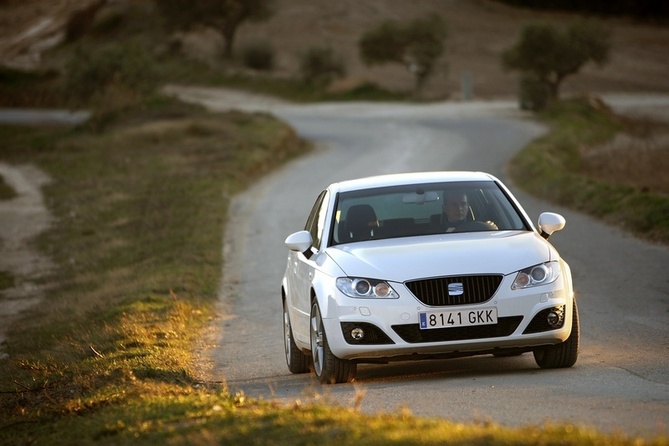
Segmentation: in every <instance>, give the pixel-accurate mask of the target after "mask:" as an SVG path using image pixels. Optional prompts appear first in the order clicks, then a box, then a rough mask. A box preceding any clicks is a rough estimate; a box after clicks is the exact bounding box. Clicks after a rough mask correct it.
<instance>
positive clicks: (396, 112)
mask: <svg viewBox="0 0 669 446" xmlns="http://www.w3.org/2000/svg"><path fill="white" fill-rule="evenodd" d="M172 92H173V93H175V94H179V95H180V96H181V97H182V98H184V99H186V100H192V101H200V102H201V101H202V100H203V98H204V99H205V102H206V103H207V105H208V106H209V107H211V108H213V109H219V110H221V109H225V108H229V107H231V106H232V107H234V108H238V109H243V110H246V111H254V110H259V111H265V112H271V113H274V114H276V115H277V116H279V117H280V118H282V119H283V120H285V121H287V122H289V123H290V124H291V125H293V126H294V127H295V129H296V130H297V131H298V132H299V133H300V135H302V136H303V137H305V138H309V139H312V140H314V141H316V142H317V143H318V149H317V150H315V151H314V152H313V153H311V154H309V155H307V156H305V157H302V158H300V159H298V160H296V161H294V162H292V163H290V164H289V165H287V166H285V167H284V168H282V169H280V170H279V171H277V172H275V173H274V174H272V175H269V176H268V177H266V178H265V179H263V180H262V181H260V182H259V183H258V184H256V185H255V186H254V187H252V188H251V189H249V190H247V191H246V192H244V193H242V194H241V195H239V196H238V197H236V198H235V200H234V201H233V204H232V206H231V208H230V220H229V222H228V224H227V226H226V238H225V261H226V266H225V271H224V278H223V284H222V288H221V301H220V306H221V314H222V317H221V320H220V321H219V322H217V325H216V327H214V328H215V329H214V335H213V337H212V341H213V342H214V343H215V347H212V348H210V349H208V350H207V351H206V352H205V358H206V362H208V364H209V367H210V371H209V372H210V374H211V379H213V380H217V381H225V382H226V383H227V384H228V386H229V387H230V389H231V391H233V392H244V393H245V394H247V395H249V396H252V397H259V398H263V399H271V400H278V401H283V402H293V401H295V400H310V399H312V398H318V399H324V400H325V401H328V402H331V403H333V404H339V405H342V406H346V407H351V406H353V405H354V404H355V403H354V402H355V399H356V397H362V403H361V405H360V408H361V410H362V411H363V412H378V411H383V412H394V411H397V410H401V409H402V408H408V409H409V410H410V411H411V412H413V413H414V414H417V415H421V416H430V417H440V418H446V419H449V420H452V421H462V422H470V421H476V420H491V421H493V422H496V423H500V424H503V425H508V426H519V425H526V424H542V423H543V422H546V421H556V422H557V421H560V422H563V421H564V422H571V423H574V424H577V425H585V426H593V427H595V428H598V429H600V430H603V431H607V432H613V431H617V430H622V431H624V432H626V433H628V434H633V435H653V434H657V433H665V434H666V433H667V426H668V424H669V324H668V322H669V279H668V277H669V276H668V275H667V274H666V270H665V265H667V264H669V249H667V248H666V247H661V246H656V245H652V244H649V243H646V242H643V241H640V240H638V239H635V238H633V237H631V236H629V235H626V234H625V233H623V232H621V231H619V230H617V229H614V228H611V227H608V226H606V225H603V224H601V223H599V222H597V221H595V220H593V219H591V218H589V217H587V216H585V215H582V214H579V213H576V212H573V211H570V210H567V209H562V208H560V207H558V206H554V205H551V204H548V203H545V202H542V201H540V200H537V199H535V198H533V197H531V196H528V195H527V194H525V193H523V192H521V191H520V190H518V188H516V187H514V186H513V185H511V188H512V190H513V192H514V194H516V196H517V197H518V198H519V199H520V201H521V202H522V203H523V204H524V206H525V208H526V210H527V211H528V213H529V214H530V216H531V217H532V218H535V219H536V218H537V216H538V215H539V213H540V212H542V211H544V210H551V211H556V212H560V213H562V214H563V215H564V216H565V217H566V219H567V227H566V228H565V230H564V231H562V232H560V233H558V234H555V235H554V236H553V238H552V239H551V240H552V241H553V243H554V244H555V245H556V247H557V248H558V249H559V250H560V252H561V254H562V256H563V257H564V258H565V259H566V260H567V261H568V262H569V264H570V265H571V268H572V271H573V275H574V282H575V288H576V292H577V298H578V300H579V309H580V313H581V319H582V333H583V334H582V344H581V355H580V357H579V360H578V362H577V364H576V365H575V366H574V367H573V368H571V369H560V370H541V369H539V368H537V366H536V365H535V363H534V359H533V358H532V355H530V354H525V355H522V356H520V357H516V358H494V357H492V356H486V357H474V358H463V359H455V360H438V361H437V360H435V361H425V362H409V363H392V364H390V365H361V366H359V369H358V370H359V371H358V377H357V379H356V381H355V382H354V383H353V384H343V385H336V386H321V385H319V384H317V383H316V382H315V381H314V380H313V379H312V378H311V377H310V376H309V375H291V374H290V373H289V372H288V370H287V368H286V365H285V360H284V356H283V340H282V324H281V306H280V296H279V292H280V291H279V290H280V279H281V276H282V274H283V269H284V267H285V257H286V249H285V247H284V246H283V240H284V238H285V237H286V235H287V234H288V233H290V232H293V231H295V230H298V229H301V228H302V226H303V225H304V220H305V218H306V215H307V213H308V211H309V209H310V207H311V205H312V202H313V200H314V199H315V197H316V195H317V193H318V192H319V191H320V190H321V189H322V188H323V187H325V186H326V185H327V184H328V183H330V182H332V181H336V180H341V179H347V178H353V177H358V176H364V175H372V174H381V173H392V172H402V171H419V170H463V169H467V170H483V171H488V172H490V173H493V174H495V175H497V176H499V177H500V178H502V179H505V180H506V179H507V178H506V175H505V165H506V163H507V161H508V159H509V158H510V157H511V156H512V155H513V154H514V153H515V152H516V151H517V150H518V149H519V148H520V147H522V146H523V145H524V144H526V143H527V142H529V141H530V140H532V139H533V138H535V137H537V136H538V135H540V134H541V133H542V132H543V131H544V129H543V128H542V127H540V126H539V125H537V124H536V123H534V122H533V121H531V120H530V119H529V118H528V117H527V116H524V115H522V114H520V113H518V112H517V111H516V110H515V104H513V103H512V102H495V103H467V104H434V105H428V106H411V105H388V104H323V105H309V106H292V105H285V104H282V103H280V102H278V101H274V100H265V99H263V100H261V101H254V98H249V97H246V96H237V95H236V94H234V93H231V92H227V91H220V90H218V91H212V90H202V89H177V88H175V89H173V90H172ZM507 184H509V183H508V181H507Z"/></svg>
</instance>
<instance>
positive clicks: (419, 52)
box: [358, 14, 447, 94]
mask: <svg viewBox="0 0 669 446" xmlns="http://www.w3.org/2000/svg"><path fill="white" fill-rule="evenodd" d="M446 36H447V32H446V24H445V23H444V21H443V19H442V18H441V17H439V16H438V15H436V14H430V15H427V16H425V17H422V18H418V19H415V20H413V21H411V22H408V23H398V22H396V21H393V20H389V21H385V22H382V23H381V24H379V25H378V26H377V27H376V28H373V29H371V30H370V31H367V32H365V33H364V34H363V35H362V37H361V38H360V40H359V41H358V48H359V51H360V55H361V57H362V60H363V61H364V62H365V63H366V64H368V65H376V64H386V63H399V64H402V65H404V66H406V68H407V70H408V71H409V72H410V73H411V74H412V75H413V76H414V79H415V85H414V91H415V92H416V93H417V94H418V93H420V91H421V89H422V87H423V85H424V84H425V82H426V81H427V79H428V78H429V77H430V76H431V75H432V73H433V71H434V68H435V65H436V62H437V60H438V59H439V57H440V56H441V55H442V53H443V52H444V40H445V39H446Z"/></svg>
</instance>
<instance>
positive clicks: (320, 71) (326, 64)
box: [300, 47, 346, 85]
mask: <svg viewBox="0 0 669 446" xmlns="http://www.w3.org/2000/svg"><path fill="white" fill-rule="evenodd" d="M300 73H301V75H302V80H303V81H304V82H305V83H307V84H321V85H325V84H329V83H330V82H332V81H333V80H334V79H336V78H340V77H344V76H345V75H346V68H345V66H344V62H343V60H342V59H341V58H340V57H339V56H338V55H336V54H335V52H334V51H333V50H332V48H330V47H312V48H309V50H307V52H306V53H304V54H303V55H302V56H301V57H300Z"/></svg>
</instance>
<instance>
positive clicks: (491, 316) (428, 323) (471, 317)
mask: <svg viewBox="0 0 669 446" xmlns="http://www.w3.org/2000/svg"><path fill="white" fill-rule="evenodd" d="M418 318H419V320H420V328H421V330H428V329H431V328H450V327H472V326H475V325H490V324H496V323H497V308H496V307H490V308H479V309H477V310H458V311H430V312H425V313H418Z"/></svg>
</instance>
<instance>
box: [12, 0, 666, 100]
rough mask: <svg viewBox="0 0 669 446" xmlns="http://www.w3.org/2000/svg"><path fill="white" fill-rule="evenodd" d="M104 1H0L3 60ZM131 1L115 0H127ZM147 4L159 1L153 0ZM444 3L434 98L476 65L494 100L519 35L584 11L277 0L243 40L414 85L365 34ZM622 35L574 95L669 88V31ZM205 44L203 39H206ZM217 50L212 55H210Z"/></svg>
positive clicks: (42, 42)
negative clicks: (367, 56) (362, 55)
mask: <svg viewBox="0 0 669 446" xmlns="http://www.w3.org/2000/svg"><path fill="white" fill-rule="evenodd" d="M98 3H99V1H94V0H50V1H44V0H4V1H3V2H2V6H1V9H0V61H1V62H2V64H4V65H7V64H9V65H12V64H14V65H23V66H38V64H39V61H40V57H39V53H40V51H42V50H43V49H45V48H48V47H49V46H52V45H55V44H58V43H59V42H61V41H62V39H63V38H64V34H63V28H64V27H65V26H66V24H67V19H68V17H70V16H71V15H72V14H73V13H75V12H79V13H81V12H82V11H85V9H86V7H90V6H91V5H95V4H98ZM130 3H132V2H130V1H129V0H108V1H107V7H114V8H123V6H124V5H128V4H130ZM143 6H144V7H146V8H150V7H151V3H150V2H144V3H143ZM432 11H436V12H438V13H439V14H441V15H442V16H443V17H444V18H445V19H446V21H447V23H448V25H449V39H448V41H447V54H446V56H445V58H444V64H443V66H442V67H441V69H440V70H439V72H438V73H437V74H436V75H435V76H434V78H433V79H432V81H431V82H430V83H429V85H428V89H427V93H428V94H429V95H430V96H432V97H437V98H450V99H457V98H458V97H459V90H460V79H461V76H462V75H463V73H468V74H469V76H470V77H471V79H472V83H473V96H474V97H476V98H483V99H491V98H496V97H509V96H511V95H514V94H515V92H516V82H517V81H516V79H517V76H516V74H514V73H504V72H503V71H502V70H501V69H500V64H499V56H500V53H501V52H502V51H503V50H504V49H506V48H508V47H509V46H511V45H512V44H513V42H514V41H515V40H516V39H517V36H518V33H519V31H520V29H521V28H522V27H523V25H524V24H526V23H528V22H536V21H551V22H556V23H564V24H566V23H570V22H571V21H573V20H575V19H576V18H577V16H574V15H568V14H557V13H540V12H533V11H528V10H520V9H515V8H511V7H508V6H506V5H503V4H500V3H496V2H494V1H491V0H414V1H411V2H407V1H405V0H383V1H381V0H375V1H365V2H360V1H357V0H340V1H337V2H332V1H330V0H276V13H275V15H274V16H273V17H272V18H271V19H270V20H269V21H267V22H262V23H249V24H245V25H243V26H242V27H241V28H240V30H239V32H238V36H237V41H236V48H241V47H243V46H244V45H245V44H248V43H250V42H255V41H267V42H270V43H271V45H272V46H273V48H274V49H275V51H276V57H277V65H278V67H277V69H276V72H275V73H276V75H279V76H284V77H290V76H295V75H296V73H297V67H298V55H299V54H300V53H302V52H304V51H305V50H306V49H308V48H310V47H313V46H326V45H327V46H331V47H333V48H334V49H335V50H336V51H337V52H338V53H339V54H340V55H341V56H342V57H343V58H344V60H345V61H346V66H347V71H348V76H349V78H350V80H351V82H355V81H356V80H360V79H369V80H372V81H374V82H376V83H378V84H380V85H382V86H385V87H388V88H391V89H408V88H409V86H410V85H411V77H410V76H409V74H408V73H407V72H406V71H405V69H404V68H403V67H401V66H399V65H398V66H392V65H390V66H383V67H373V68H369V67H366V66H364V65H363V64H362V62H361V61H360V59H359V57H358V52H357V41H358V39H359V37H360V35H361V34H362V32H364V31H365V30H367V29H369V28H370V27H372V26H374V25H375V24H376V23H378V22H380V21H383V20H386V19H397V20H404V19H412V18H414V17H417V16H420V15H422V14H424V13H427V12H432ZM606 23H607V25H608V26H609V27H610V28H611V30H612V33H613V37H612V40H613V52H612V57H611V61H610V63H609V64H608V65H607V66H606V67H605V69H602V70H600V69H597V68H596V67H587V69H586V70H585V71H584V72H583V73H581V74H579V75H578V76H576V77H573V78H570V79H569V80H568V81H567V82H566V84H565V88H564V91H565V92H566V93H577V94H580V93H586V92H591V93H601V92H667V91H669V76H667V74H668V73H669V58H667V57H666V48H667V46H668V44H669V29H668V28H662V27H657V26H652V25H647V24H641V23H635V22H633V21H632V20H627V19H607V20H606ZM189 42H190V45H187V46H186V48H189V51H192V52H193V53H199V54H201V55H202V54H204V57H212V56H211V53H212V51H216V39H212V38H211V34H208V35H207V36H206V37H203V38H200V39H198V38H197V37H196V36H191V38H190V39H189ZM198 42H199V43H198ZM207 55H208V56H207Z"/></svg>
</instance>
